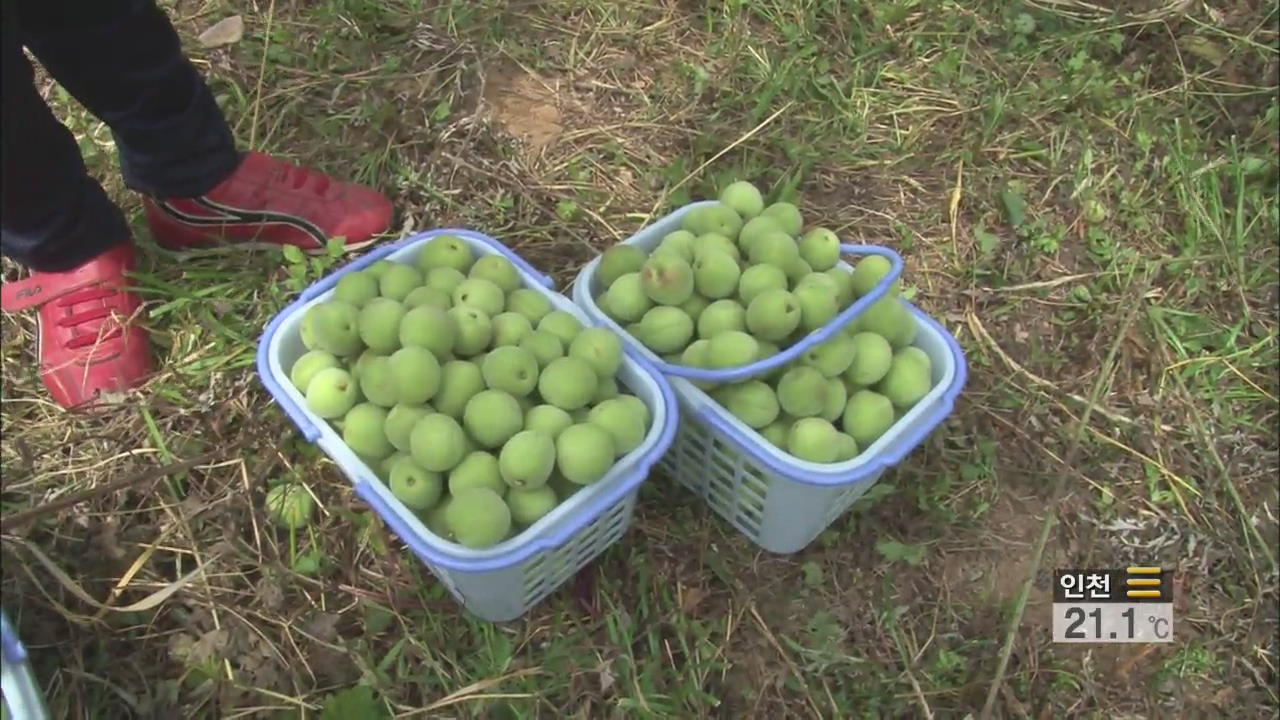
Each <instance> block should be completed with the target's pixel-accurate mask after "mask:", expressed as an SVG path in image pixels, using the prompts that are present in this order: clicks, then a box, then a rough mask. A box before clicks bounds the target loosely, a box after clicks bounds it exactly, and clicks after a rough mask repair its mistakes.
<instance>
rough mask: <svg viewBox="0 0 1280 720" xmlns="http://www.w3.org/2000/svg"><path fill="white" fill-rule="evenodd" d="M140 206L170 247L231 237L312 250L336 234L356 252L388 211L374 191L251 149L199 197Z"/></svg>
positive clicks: (379, 229)
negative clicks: (228, 173)
mask: <svg viewBox="0 0 1280 720" xmlns="http://www.w3.org/2000/svg"><path fill="white" fill-rule="evenodd" d="M143 204H144V206H145V207H146V212H147V221H148V222H149V223H150V225H151V232H152V234H153V236H154V237H155V240H156V243H157V244H159V245H160V246H161V247H165V248H168V249H170V250H182V249H187V248H193V247H202V246H208V245H214V244H218V243H219V242H232V243H238V244H241V245H250V246H257V247H280V246H282V245H293V246H295V247H297V248H299V249H301V250H303V251H305V252H309V253H316V252H322V251H324V249H325V245H326V243H327V242H328V241H329V239H330V238H335V237H342V238H345V239H346V243H345V245H346V249H347V250H357V249H359V248H362V247H364V246H366V245H369V244H371V243H372V242H374V240H375V239H376V238H377V236H379V235H381V234H382V233H384V232H386V231H387V230H388V229H389V228H390V227H391V220H392V214H393V208H392V206H391V200H389V199H388V198H387V197H386V196H385V195H383V194H381V193H379V192H378V191H376V190H373V189H371V188H367V187H364V186H362V185H356V184H353V183H344V182H338V181H336V180H334V179H332V178H330V177H329V176H328V175H324V174H322V173H320V172H318V171H316V170H311V169H308V168H303V167H299V166H297V165H291V164H289V163H286V162H284V161H282V160H277V159H276V158H273V157H271V156H270V155H266V154H264V153H257V152H254V153H248V154H247V155H246V156H245V159H244V161H243V162H242V163H241V164H240V167H239V168H238V169H237V170H236V171H235V173H233V174H232V175H231V177H229V178H227V179H226V180H224V181H223V182H222V184H220V185H218V186H217V187H215V188H214V189H213V190H211V191H209V192H208V193H206V194H205V195H202V196H200V197H195V198H144V199H143Z"/></svg>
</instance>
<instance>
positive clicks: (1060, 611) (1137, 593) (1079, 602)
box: [1053, 566, 1173, 643]
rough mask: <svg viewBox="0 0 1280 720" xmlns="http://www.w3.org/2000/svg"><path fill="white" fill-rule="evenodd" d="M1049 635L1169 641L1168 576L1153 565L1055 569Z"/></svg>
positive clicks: (1074, 640)
mask: <svg viewBox="0 0 1280 720" xmlns="http://www.w3.org/2000/svg"><path fill="white" fill-rule="evenodd" d="M1053 640H1054V642H1062V643H1167V642H1173V576H1172V574H1171V573H1170V572H1168V571H1166V570H1164V569H1163V568H1160V567H1155V566H1134V567H1126V568H1110V569H1107V568H1104V569H1092V570H1055V571H1054V574H1053Z"/></svg>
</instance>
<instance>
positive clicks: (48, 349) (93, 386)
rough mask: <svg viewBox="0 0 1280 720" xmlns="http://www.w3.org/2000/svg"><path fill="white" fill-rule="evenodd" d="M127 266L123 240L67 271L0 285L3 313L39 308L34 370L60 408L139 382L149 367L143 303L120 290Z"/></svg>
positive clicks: (129, 251)
mask: <svg viewBox="0 0 1280 720" xmlns="http://www.w3.org/2000/svg"><path fill="white" fill-rule="evenodd" d="M133 267H134V263H133V245H131V244H130V243H127V242H126V243H121V244H120V245H118V246H116V247H115V248H112V249H111V250H108V251H107V252H105V253H103V254H101V255H99V256H98V257H96V258H94V259H92V260H90V261H89V262H87V263H85V264H83V265H81V266H80V267H78V268H75V269H73V270H68V271H66V272H57V273H47V272H32V273H31V275H30V277H27V278H26V279H24V280H20V281H18V282H13V283H5V285H4V287H3V288H2V289H0V307H3V309H4V311H5V312H19V311H22V310H26V309H29V308H33V307H39V308H40V314H39V324H38V328H37V333H38V335H39V338H38V343H37V357H38V358H39V363H40V376H41V377H42V378H43V379H44V384H45V386H46V387H47V388H49V393H50V394H51V395H52V396H53V400H54V402H56V403H58V404H59V405H61V406H62V407H64V408H74V407H77V406H80V405H84V404H86V403H88V402H91V401H93V400H95V399H97V397H98V396H99V395H100V394H102V393H108V392H120V391H122V390H126V389H129V388H133V387H137V386H138V385H139V384H141V382H142V380H143V379H144V378H145V377H146V376H147V375H149V374H150V373H151V370H152V367H153V366H152V361H151V352H150V344H149V343H148V341H147V335H146V332H145V331H144V330H143V329H142V328H141V327H140V326H138V324H137V321H138V320H139V319H140V317H141V316H142V302H141V300H139V298H138V296H137V295H135V294H133V293H131V292H128V291H126V290H125V289H124V288H125V287H126V286H127V279H126V278H125V276H124V274H125V272H126V271H129V270H132V269H133Z"/></svg>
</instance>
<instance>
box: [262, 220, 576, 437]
mask: <svg viewBox="0 0 1280 720" xmlns="http://www.w3.org/2000/svg"><path fill="white" fill-rule="evenodd" d="M437 235H461V236H464V237H466V238H468V239H471V240H475V241H476V242H479V243H482V244H484V245H486V246H488V247H490V248H492V249H493V250H494V252H496V253H498V254H499V255H501V256H503V257H505V258H507V259H508V260H510V261H511V264H513V265H515V266H516V268H517V269H518V270H520V272H521V273H522V274H523V275H525V276H526V277H529V278H531V279H532V280H533V281H534V282H535V283H536V284H538V285H541V286H543V287H545V288H547V289H548V290H555V285H556V281H555V279H554V278H552V277H550V276H549V275H545V274H543V273H541V272H538V270H536V269H535V268H534V267H533V266H532V265H530V264H529V263H528V262H527V261H526V260H525V259H524V258H522V257H520V256H519V255H517V254H516V253H515V252H513V251H512V250H511V249H510V248H508V247H507V246H506V245H504V244H502V243H501V242H499V241H497V240H495V239H494V238H492V237H489V236H488V235H485V234H484V233H480V232H476V231H474V230H465V229H462V228H444V229H440V230H429V231H426V232H420V233H416V234H413V235H409V236H408V237H405V238H402V239H400V240H397V241H395V242H392V243H387V244H385V245H382V246H379V247H377V248H375V249H373V250H370V251H369V252H367V253H365V254H364V255H361V256H360V257H358V258H356V259H355V260H352V261H351V262H349V263H347V264H346V265H344V266H342V267H341V268H339V269H338V270H336V271H334V272H332V273H330V274H329V275H327V276H325V277H323V278H321V279H320V280H318V281H316V282H315V283H312V284H311V286H309V287H308V288H307V289H305V290H303V291H302V293H301V295H299V297H298V299H297V300H296V301H294V302H293V303H291V304H290V305H289V306H288V307H287V308H285V309H284V310H282V311H281V312H280V313H279V314H277V315H276V316H275V317H274V318H272V320H271V322H269V323H268V324H267V327H266V329H265V330H264V331H263V334H262V339H261V340H259V342H258V362H257V364H258V376H259V377H260V378H261V379H262V382H263V384H264V385H265V386H266V387H267V390H268V391H270V392H271V394H272V396H274V397H275V399H276V402H278V403H279V404H280V407H281V409H283V410H284V413H285V415H286V416H288V418H289V419H290V420H292V421H293V424H294V425H296V426H297V427H298V430H299V431H300V432H301V433H302V436H303V437H304V438H306V440H307V442H309V443H314V442H316V441H317V440H318V439H319V438H320V430H319V428H317V427H316V426H315V424H314V423H312V422H311V420H310V419H308V418H307V415H306V413H305V412H303V411H302V408H300V407H298V404H297V403H295V402H294V401H293V399H292V398H291V397H289V394H288V393H286V392H285V391H284V389H283V388H282V387H280V384H279V383H277V382H276V381H275V379H274V378H272V377H271V373H270V371H269V370H268V367H269V358H268V357H267V355H268V352H267V348H268V347H269V346H270V344H271V338H272V337H273V336H274V335H275V333H276V332H278V331H279V329H280V325H281V324H282V323H283V322H284V319H285V318H286V317H288V316H290V315H293V314H294V313H295V312H298V311H300V310H301V308H302V306H303V305H305V304H307V303H308V302H311V301H312V300H314V299H315V298H317V297H319V296H321V295H323V294H324V293H326V292H328V291H329V290H330V289H332V288H333V287H335V286H336V285H337V284H338V281H339V280H341V279H342V277H343V276H345V275H349V274H351V273H354V272H359V271H361V270H363V269H365V268H367V267H369V266H370V265H372V264H374V263H376V262H378V261H379V260H382V259H384V258H386V257H387V256H388V255H391V254H393V253H395V252H396V251H398V250H400V249H402V248H404V247H406V246H408V245H410V244H413V243H416V242H419V241H422V240H425V239H427V238H431V237H435V236H437Z"/></svg>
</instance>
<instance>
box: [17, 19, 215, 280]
mask: <svg viewBox="0 0 1280 720" xmlns="http://www.w3.org/2000/svg"><path fill="white" fill-rule="evenodd" d="M0 3H3V8H4V16H3V26H2V27H0V30H2V31H3V34H4V50H3V56H0V66H2V67H3V72H4V86H3V92H4V117H3V123H0V134H3V138H4V148H3V149H4V154H3V156H2V157H0V160H2V161H3V165H4V177H3V184H0V193H3V195H4V214H3V216H0V225H2V229H3V243H2V244H0V251H3V254H4V255H5V256H6V257H8V258H11V259H12V260H14V261H16V262H18V263H21V264H22V265H25V266H27V267H29V268H31V269H33V270H44V271H49V272H56V271H61V270H69V269H71V268H73V267H76V266H78V265H80V264H82V263H84V262H85V261H87V260H90V259H92V258H93V257H95V256H97V255H98V254H100V253H102V252H103V251H105V250H107V249H109V248H111V247H113V246H115V245H117V244H119V243H120V242H122V241H125V240H127V239H128V238H129V235H130V233H129V228H128V225H127V224H126V222H125V219H124V216H123V214H122V213H121V211H120V209H119V208H117V207H116V206H115V205H114V204H113V203H112V202H111V200H110V199H109V198H108V197H107V195H106V193H105V192H104V191H103V189H102V186H101V185H99V184H98V182H97V181H96V180H94V179H93V178H91V177H89V174H88V172H87V171H86V169H85V165H84V160H83V158H81V156H80V149H79V147H78V146H77V144H76V140H75V138H74V137H73V136H72V134H71V132H70V131H68V130H67V128H66V127H65V126H63V125H62V123H61V122H59V121H58V119H57V118H55V117H54V115H53V113H52V112H50V110H49V108H48V106H46V105H45V103H44V100H42V99H41V97H40V95H39V93H38V91H37V89H36V87H35V83H34V73H33V70H32V67H31V63H29V62H28V61H27V58H26V57H25V56H24V55H23V53H22V47H23V46H26V48H27V49H28V50H30V51H31V54H32V55H34V56H35V57H36V58H38V59H39V60H40V63H41V64H42V65H43V66H44V67H45V69H46V70H47V71H48V72H49V74H50V75H52V76H53V78H54V79H55V80H56V81H57V82H58V83H59V84H60V85H62V87H63V88H65V89H66V90H67V92H68V93H70V94H71V95H72V96H73V97H75V99H76V100H78V101H79V102H80V103H81V104H82V105H83V106H84V107H85V108H86V109H87V110H89V112H91V113H93V114H94V115H95V116H96V117H97V118H98V119H100V120H102V121H103V122H104V123H106V125H107V126H108V127H110V128H111V132H112V135H113V136H114V138H115V142H116V147H117V149H118V152H119V155H120V165H121V170H122V173H123V178H124V181H125V184H126V185H128V186H129V187H130V188H132V189H134V190H136V191H138V192H142V193H146V194H150V195H156V196H164V197H191V196H196V195H201V194H204V193H205V192H207V191H208V190H210V189H212V188H213V187H214V186H215V185H217V184H218V183H220V182H221V181H222V180H223V179H225V178H226V177H227V176H228V175H230V174H231V173H232V172H233V171H234V170H235V168H236V166H237V165H238V164H239V160H240V156H239V154H238V153H237V151H236V148H235V141H234V139H233V137H232V134H231V129H230V128H229V127H228V126H227V123H226V121H225V120H224V118H223V116H222V113H221V111H220V110H219V108H218V106H217V105H216V104H215V103H214V100H213V95H212V93H210V91H209V88H208V87H207V86H206V85H205V83H204V81H203V79H202V78H201V77H200V75H199V73H198V72H197V71H196V68H195V67H194V66H193V65H192V64H191V63H190V62H189V61H188V60H187V58H186V57H185V56H184V55H183V53H182V49H181V46H180V45H179V40H178V36H177V34H176V33H175V32H174V29H173V26H172V25H171V24H170V23H169V19H168V17H167V16H166V15H165V14H164V12H163V11H162V10H160V9H159V8H157V7H156V5H155V4H154V1H153V0H0Z"/></svg>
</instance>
